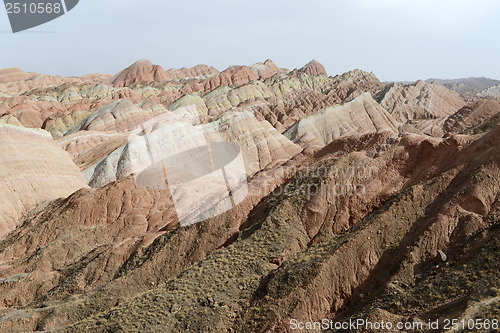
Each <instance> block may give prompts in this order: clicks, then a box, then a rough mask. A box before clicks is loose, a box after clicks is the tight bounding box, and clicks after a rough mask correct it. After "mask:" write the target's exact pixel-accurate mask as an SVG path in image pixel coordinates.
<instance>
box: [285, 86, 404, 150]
mask: <svg viewBox="0 0 500 333" xmlns="http://www.w3.org/2000/svg"><path fill="white" fill-rule="evenodd" d="M399 125H400V124H399V123H398V122H397V121H396V120H394V118H393V117H392V116H391V115H390V114H389V113H387V111H385V110H384V109H382V108H381V107H380V105H378V104H377V102H375V101H374V100H373V99H372V97H371V96H370V94H369V93H365V94H363V95H361V96H359V97H357V98H355V99H354V100H352V101H351V102H349V103H346V104H344V105H340V106H332V107H328V108H325V109H323V110H320V111H318V112H317V113H315V114H313V115H312V116H309V117H307V118H304V119H302V120H300V121H298V122H297V123H296V124H295V125H294V126H292V127H291V128H290V129H289V130H288V131H287V132H285V135H286V136H287V137H289V138H290V139H292V140H295V139H297V138H299V137H300V136H302V135H304V134H305V133H306V132H308V133H310V134H312V135H314V136H315V137H316V138H317V139H319V140H320V141H321V142H323V143H324V144H328V143H330V142H332V141H334V140H336V139H339V138H341V137H344V136H353V135H362V134H366V133H370V132H381V131H394V132H397V130H398V126H399Z"/></svg>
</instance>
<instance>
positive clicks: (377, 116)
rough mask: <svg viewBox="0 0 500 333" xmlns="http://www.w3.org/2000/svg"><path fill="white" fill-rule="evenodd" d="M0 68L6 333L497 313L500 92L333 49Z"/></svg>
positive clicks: (227, 328) (1, 295) (0, 296)
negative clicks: (83, 67)
mask: <svg viewBox="0 0 500 333" xmlns="http://www.w3.org/2000/svg"><path fill="white" fill-rule="evenodd" d="M0 78H1V79H0V81H1V82H0V139H1V143H2V145H1V146H0V150H1V151H2V154H0V156H1V158H0V164H2V163H3V165H0V183H2V186H1V187H0V188H1V190H2V191H3V192H2V195H0V198H1V199H0V213H1V214H0V215H1V218H2V219H1V220H0V332H20V331H23V332H24V331H54V332H110V331H113V332H115V331H116V332H131V331H146V332H150V331H151V332H155V331H158V332H205V331H206V332H292V331H295V330H293V328H292V327H291V326H290V320H291V319H297V320H298V321H302V322H306V321H311V322H315V321H318V320H321V319H324V318H326V319H329V320H333V321H337V322H338V321H344V320H349V319H356V318H367V319H370V320H372V321H381V320H385V321H387V320H392V321H394V322H396V321H408V320H409V318H410V319H411V321H412V322H422V324H423V325H426V324H427V323H428V322H429V320H436V319H439V320H442V319H444V318H457V319H460V320H461V319H464V320H468V319H469V318H473V317H477V316H480V317H483V318H496V317H498V310H497V309H498V306H497V305H498V290H499V289H500V285H499V281H498V276H497V275H498V268H499V267H498V259H497V250H498V245H499V243H498V240H499V230H500V229H499V216H500V206H499V202H500V201H499V193H500V169H499V165H500V151H499V147H498V144H497V143H498V141H499V139H500V127H499V126H500V125H499V124H500V118H499V115H500V113H499V112H500V104H499V103H498V102H497V101H495V100H493V99H486V98H482V97H479V96H476V97H473V98H469V97H468V101H469V102H467V105H466V102H465V100H464V99H462V98H461V97H460V96H458V95H457V94H455V93H453V92H451V91H449V90H448V89H446V88H445V87H443V86H440V85H438V84H430V83H424V82H423V81H418V82H416V83H414V84H410V85H401V84H392V85H389V84H385V83H381V82H380V81H379V80H378V79H377V77H376V76H375V75H374V74H373V73H369V72H364V71H361V70H353V71H350V72H347V73H344V74H340V75H336V76H334V77H328V76H327V73H326V71H325V69H324V67H323V66H322V65H321V64H320V63H318V62H317V61H311V62H310V63H309V64H307V65H305V66H304V67H302V68H301V69H295V70H293V71H289V70H285V69H280V68H279V67H278V66H277V65H276V64H274V62H272V61H271V60H266V61H265V62H262V63H257V64H254V65H249V66H244V65H243V66H231V67H229V68H227V69H225V70H224V71H222V72H219V71H218V70H216V69H214V68H213V67H208V66H205V65H200V66H195V67H193V68H191V69H186V68H182V69H171V70H167V71H165V70H164V69H163V68H162V67H161V66H158V65H153V64H152V63H151V62H149V61H146V60H143V61H139V62H137V63H135V64H133V65H132V66H130V67H129V68H127V69H125V70H123V71H121V72H120V73H118V74H117V75H115V76H113V77H111V76H110V75H100V74H90V75H85V76H82V77H80V78H63V77H57V76H49V75H38V74H36V73H24V72H22V71H21V70H17V69H7V70H2V71H0ZM372 96H374V98H372ZM30 127H31V128H30ZM41 128H43V129H45V130H46V131H44V130H42V129H41ZM221 145H227V146H229V147H232V148H234V149H233V150H222V151H219V150H218V148H217V147H219V146H221ZM240 159H241V160H240ZM235 161H236V162H235ZM238 162H241V165H240V167H241V168H239V169H237V170H236V171H235V170H234V169H232V168H229V167H227V166H228V165H229V164H233V163H235V164H238ZM87 184H89V185H90V186H87ZM160 185H161V186H160ZM218 188H222V189H223V191H222V192H224V193H225V194H222V192H221V191H218V190H217V189H218ZM242 193H243V195H241V194H242ZM195 222H198V223H195ZM192 223H194V224H192ZM422 330H423V331H426V330H428V328H427V327H424V328H423V329H422ZM362 331H368V332H369V331H370V330H369V329H367V330H362ZM372 331H373V330H372Z"/></svg>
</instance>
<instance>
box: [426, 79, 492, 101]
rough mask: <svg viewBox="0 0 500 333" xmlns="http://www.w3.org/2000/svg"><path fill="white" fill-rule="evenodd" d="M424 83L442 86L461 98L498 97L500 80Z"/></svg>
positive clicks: (430, 80) (440, 80)
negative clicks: (474, 96) (472, 96)
mask: <svg viewBox="0 0 500 333" xmlns="http://www.w3.org/2000/svg"><path fill="white" fill-rule="evenodd" d="M426 81H427V82H436V83H439V84H442V85H443V86H445V87H446V88H448V89H450V90H453V91H455V92H456V93H458V94H460V95H462V96H467V95H479V96H481V97H488V96H493V97H499V96H500V80H495V79H490V78H486V77H469V78H462V79H452V80H443V79H428V80H426Z"/></svg>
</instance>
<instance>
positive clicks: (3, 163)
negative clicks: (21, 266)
mask: <svg viewBox="0 0 500 333" xmlns="http://www.w3.org/2000/svg"><path fill="white" fill-rule="evenodd" d="M0 142H1V145H0V152H1V153H0V184H1V186H0V189H1V191H2V193H1V195H0V215H1V220H0V237H1V236H3V235H4V234H5V233H7V232H9V231H11V230H13V229H14V227H16V226H17V225H18V224H19V219H20V218H21V217H22V216H23V215H24V214H25V213H27V212H29V211H30V210H31V209H33V208H35V206H36V205H38V204H40V203H42V202H44V201H50V200H53V199H57V198H60V197H66V196H68V195H70V194H71V193H73V192H74V191H76V190H78V189H81V188H85V187H87V186H86V184H85V182H84V180H83V177H82V175H81V173H80V172H79V170H78V168H77V167H76V165H75V164H74V163H73V161H72V160H71V157H70V156H69V155H68V154H67V153H66V152H65V151H63V150H62V149H61V148H59V147H58V146H57V145H56V144H55V143H53V142H52V138H51V137H50V134H49V133H47V132H45V131H43V130H31V129H26V128H22V127H19V126H11V125H7V124H0Z"/></svg>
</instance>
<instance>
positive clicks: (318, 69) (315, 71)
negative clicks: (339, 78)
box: [299, 59, 328, 76]
mask: <svg viewBox="0 0 500 333" xmlns="http://www.w3.org/2000/svg"><path fill="white" fill-rule="evenodd" d="M299 71H300V72H303V73H305V74H307V75H312V76H314V75H321V74H324V75H328V73H327V72H326V69H325V67H324V66H323V65H322V64H321V63H320V62H319V61H318V60H316V59H313V60H311V61H309V62H308V63H307V64H306V65H305V66H304V67H302V68H301V69H299Z"/></svg>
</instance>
